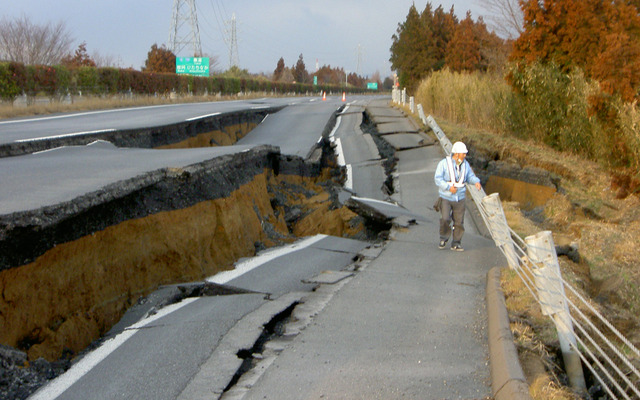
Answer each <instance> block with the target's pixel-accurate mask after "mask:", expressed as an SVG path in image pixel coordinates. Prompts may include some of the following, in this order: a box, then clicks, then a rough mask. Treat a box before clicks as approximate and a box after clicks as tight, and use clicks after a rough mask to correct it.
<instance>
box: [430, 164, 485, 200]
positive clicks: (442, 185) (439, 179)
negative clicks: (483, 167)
mask: <svg viewBox="0 0 640 400" xmlns="http://www.w3.org/2000/svg"><path fill="white" fill-rule="evenodd" d="M454 165H455V161H454ZM463 165H464V166H465V168H464V170H465V174H464V175H465V176H464V180H463V182H464V183H470V184H472V185H475V184H476V183H478V182H480V178H478V177H477V176H476V174H474V173H473V169H471V165H469V162H468V161H467V160H464V161H463ZM460 168H461V169H462V165H461V166H460ZM434 181H435V183H436V185H437V186H438V189H439V190H438V194H439V195H440V197H442V198H443V199H446V200H449V201H460V200H462V199H464V195H465V192H466V191H467V188H466V187H464V186H463V187H460V188H458V191H457V192H456V193H455V194H453V193H451V192H450V191H449V188H451V178H450V177H449V168H448V167H447V159H446V158H443V159H442V160H441V161H440V162H439V163H438V167H437V168H436V174H435V176H434Z"/></svg>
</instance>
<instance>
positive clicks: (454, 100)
mask: <svg viewBox="0 0 640 400" xmlns="http://www.w3.org/2000/svg"><path fill="white" fill-rule="evenodd" d="M510 92H511V88H510V87H509V85H508V84H507V82H506V81H505V80H504V78H502V77H501V76H500V75H498V74H491V73H480V72H474V73H457V72H451V71H450V70H449V69H444V70H442V71H438V72H434V73H433V74H431V75H430V76H429V77H428V78H427V79H425V80H423V81H422V82H421V83H420V85H419V86H418V90H417V93H416V96H415V97H416V102H417V103H421V104H422V107H424V109H425V112H428V113H430V114H433V115H434V116H438V117H441V118H444V119H447V120H449V121H451V122H455V123H459V124H464V125H466V126H469V127H472V128H479V129H487V130H492V131H496V132H500V133H504V132H505V131H506V125H505V123H504V122H505V121H504V120H503V119H502V118H501V117H500V110H501V109H502V107H503V106H502V105H503V104H505V103H506V102H507V101H508V99H509V96H510Z"/></svg>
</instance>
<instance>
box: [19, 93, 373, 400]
mask: <svg viewBox="0 0 640 400" xmlns="http://www.w3.org/2000/svg"><path fill="white" fill-rule="evenodd" d="M360 101H362V102H363V104H365V103H366V99H363V100H360ZM343 104H344V103H342V102H341V101H340V100H339V98H338V99H333V100H332V99H328V100H327V101H319V100H315V101H311V100H309V101H308V102H307V103H303V104H301V103H297V104H295V105H292V106H290V107H287V108H286V109H284V110H282V111H288V112H286V113H282V114H281V113H280V112H279V113H277V114H274V115H271V116H269V117H268V118H267V120H266V121H265V124H266V123H267V122H268V123H269V126H267V128H268V129H266V128H263V129H262V130H258V131H257V133H256V134H255V135H250V137H249V139H247V141H248V143H244V144H239V145H238V146H234V147H235V149H233V148H226V149H225V148H220V149H218V150H216V149H191V150H181V151H179V152H178V151H175V150H133V149H119V150H118V151H126V152H131V153H122V154H125V157H126V154H131V158H133V159H137V158H138V157H140V158H139V160H138V161H136V162H140V165H139V166H129V167H128V168H130V169H131V168H133V173H134V174H135V168H139V167H144V165H145V164H147V163H149V164H148V165H150V166H151V165H153V164H154V163H155V162H156V161H157V162H159V163H160V164H159V165H160V166H161V165H162V164H163V163H162V160H165V163H167V160H166V157H167V156H168V155H172V154H173V155H175V156H178V155H179V154H180V156H178V158H180V157H185V156H186V157H187V158H189V157H190V156H187V154H192V155H193V157H196V158H197V157H200V156H202V155H203V154H206V153H207V152H215V151H238V149H244V148H250V147H253V146H254V145H256V144H258V143H263V142H267V143H271V144H277V145H282V146H283V147H285V149H287V150H285V151H284V152H283V153H285V154H305V155H306V153H308V152H309V150H310V148H311V147H312V146H314V145H315V143H316V142H317V141H318V139H319V138H320V135H321V134H322V132H323V131H324V129H325V126H326V124H327V121H328V119H329V118H330V117H331V115H332V114H333V112H335V110H336V109H337V108H338V107H340V106H342V105H343ZM156 111H157V110H156ZM307 114H312V116H308V115H307ZM305 115H307V117H305ZM278 120H280V122H278ZM356 125H357V119H356V120H354V121H351V122H349V123H345V125H343V127H342V130H341V133H340V136H341V137H342V138H347V137H348V136H349V133H348V131H349V130H355V127H356ZM300 132H302V133H300ZM254 133H255V132H254ZM294 134H295V136H296V138H295V140H293V139H287V138H290V137H291V136H292V135H294ZM271 135H274V136H273V137H270V136H271ZM354 135H361V132H357V131H354ZM298 136H300V137H298ZM298 139H300V140H298ZM251 141H253V142H251ZM293 143H295V144H294V145H293V146H292V147H287V146H289V145H291V144H293ZM346 143H348V144H347V145H346V154H350V155H349V156H348V157H349V158H350V159H353V160H369V159H375V158H376V157H379V155H377V152H376V154H369V155H367V154H365V153H360V151H359V150H358V151H356V153H353V150H352V149H351V146H359V145H358V144H356V143H358V140H357V139H353V140H346ZM107 147H108V146H106V145H97V147H95V148H94V149H93V150H92V151H97V150H102V151H106V150H108V149H107ZM86 148H89V149H90V148H91V146H82V147H80V148H66V149H58V156H60V158H59V161H60V163H61V165H62V164H64V159H65V158H66V159H67V160H69V158H68V157H67V156H68V155H69V154H70V153H73V152H74V151H79V153H80V154H81V153H82V152H83V151H84V150H86ZM111 150H113V149H111ZM366 151H373V149H372V148H371V147H370V146H369V145H367V148H366V150H365V152H366ZM55 153H56V151H52V152H47V153H41V154H40V155H32V156H24V157H33V158H36V159H37V158H38V156H40V157H44V158H47V157H54V156H55ZM353 154H359V155H357V156H356V155H353ZM142 155H144V157H141V156H142ZM62 156H65V157H62ZM80 157H81V159H84V160H86V161H89V160H92V159H95V158H101V157H102V156H95V155H94V156H91V155H90V154H89V153H87V154H85V155H81V156H80ZM145 157H148V158H145ZM21 158H22V157H15V158H13V159H14V160H18V159H21ZM107 158H108V157H107ZM80 164H82V162H81V163H80ZM109 164H113V165H115V166H117V168H116V170H117V171H120V172H116V174H119V173H125V174H131V173H132V172H131V171H129V172H127V171H126V168H123V167H124V165H123V164H122V163H120V162H118V161H114V160H113V159H112V160H111V161H110V162H109ZM45 168H46V167H45ZM61 168H64V167H61ZM78 169H80V170H81V171H82V168H78ZM98 169H99V167H98ZM84 172H85V173H86V175H87V176H90V175H91V173H90V171H89V170H85V171H84ZM41 179H42V178H41ZM93 179H95V178H93V177H92V178H91V179H89V181H92V180H93ZM113 179H119V178H117V175H116V176H112V177H110V178H108V180H113ZM75 180H76V179H70V182H73V181H75ZM36 181H37V179H36ZM45 181H46V179H45ZM54 181H55V180H54ZM41 182H42V181H41ZM80 183H82V182H80ZM85 183H86V184H89V185H94V184H96V182H85ZM50 186H51V187H52V188H53V187H55V186H56V184H53V185H50ZM376 186H378V187H379V186H380V185H379V184H377V183H376ZM65 190H68V188H65ZM365 246H367V244H366V243H364V242H359V241H352V240H349V239H342V238H332V237H319V238H312V240H311V242H310V243H309V244H308V245H305V246H300V245H297V247H296V246H295V245H294V247H293V248H290V247H287V248H285V251H284V252H282V253H278V254H277V257H269V254H271V255H272V254H273V253H272V252H269V253H267V254H265V255H260V256H259V257H257V259H258V261H254V259H251V260H244V261H241V262H239V263H238V265H237V270H239V272H240V273H239V274H238V275H232V276H223V277H217V278H216V277H212V278H211V281H213V282H215V283H218V284H228V285H230V286H233V287H239V288H243V289H246V290H249V291H253V292H257V294H256V293H246V294H238V295H231V296H224V297H216V298H198V299H195V300H193V299H189V300H187V301H186V302H184V303H185V304H182V303H181V305H179V307H181V308H179V309H178V310H177V311H176V312H172V313H167V314H166V315H165V314H162V313H160V314H158V315H157V316H156V317H155V318H154V317H152V319H151V320H150V319H143V320H141V321H139V322H138V323H136V324H134V325H132V326H130V327H128V328H126V329H125V330H124V331H123V332H121V333H120V334H119V335H117V336H116V337H113V338H111V340H109V341H108V342H106V343H105V344H104V345H103V347H102V350H96V351H94V352H92V353H90V354H89V355H88V356H86V357H85V358H83V359H82V360H81V361H80V362H79V363H78V364H77V365H76V366H74V368H73V369H72V370H71V371H69V372H68V373H66V374H64V375H63V376H61V377H60V378H58V379H56V380H55V381H53V382H52V383H51V384H50V385H47V386H46V387H45V388H43V389H42V390H41V391H40V392H38V393H37V394H36V395H34V396H33V397H32V398H33V399H54V398H59V399H91V398H95V399H112V398H113V399H116V398H137V399H165V398H166V399H175V398H176V393H181V390H182V389H184V388H185V385H187V384H188V383H189V382H190V380H191V379H192V377H193V375H194V373H195V372H197V370H199V368H200V366H201V365H202V364H203V362H205V360H207V359H208V358H210V356H211V355H212V352H214V351H215V350H214V349H218V346H219V344H220V343H221V341H223V340H224V339H225V338H226V334H227V332H228V331H230V327H232V326H235V324H237V323H238V322H239V321H240V320H242V319H243V318H244V317H245V316H246V315H247V314H248V313H250V312H254V311H256V310H259V309H261V308H262V307H263V306H264V305H265V304H267V303H269V302H270V301H271V300H268V299H266V298H265V297H264V295H263V294H264V293H268V294H269V295H270V296H271V299H274V298H280V297H279V296H286V295H287V294H289V293H295V292H308V291H310V290H311V289H312V288H313V287H314V285H312V284H309V283H304V281H306V280H307V279H310V278H312V277H313V276H315V275H317V274H319V273H320V272H322V271H325V270H341V269H343V268H344V267H345V266H346V265H348V264H350V263H351V262H352V261H353V258H354V257H355V255H356V254H357V253H358V251H360V250H361V249H363V248H364V247H365ZM286 249H290V251H288V250H286ZM276 251H282V249H276ZM263 257H266V259H264V258H263ZM247 263H249V264H251V263H253V265H254V267H253V268H251V269H250V270H244V269H243V268H242V266H243V265H246V264H247ZM234 271H235V270H234ZM234 271H231V272H232V273H233V272H234ZM231 303H233V304H232V305H230V304H231ZM252 310H253V311H252ZM266 322H268V319H267V320H265V321H262V322H261V323H259V324H258V325H257V327H260V326H261V324H262V323H266ZM230 340H231V341H234V340H235V339H233V338H231V339H230ZM105 346H106V347H107V348H106V349H105ZM238 350H240V348H235V349H234V350H233V351H238ZM85 360H86V361H85ZM214 364H215V362H214ZM221 364H224V363H221ZM219 367H220V368H221V370H223V371H226V372H228V371H227V370H226V369H225V365H220V366H219ZM226 368H227V369H228V366H226ZM231 376H232V375H231ZM231 376H228V377H227V378H228V379H230V378H231ZM223 380H224V379H223ZM227 382H228V381H227Z"/></svg>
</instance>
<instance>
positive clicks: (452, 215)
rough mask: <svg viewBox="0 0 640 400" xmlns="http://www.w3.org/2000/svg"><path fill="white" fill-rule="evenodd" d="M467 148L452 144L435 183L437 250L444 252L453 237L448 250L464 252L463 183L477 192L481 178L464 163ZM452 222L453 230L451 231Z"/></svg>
mask: <svg viewBox="0 0 640 400" xmlns="http://www.w3.org/2000/svg"><path fill="white" fill-rule="evenodd" d="M467 153H468V151H467V146H466V145H465V144H464V143H462V142H455V143H454V144H453V147H452V148H451V156H449V157H445V158H444V159H443V160H442V161H440V162H439V163H438V166H437V167H436V173H435V176H434V180H435V183H436V185H437V186H438V195H439V196H440V199H441V201H442V204H441V206H440V242H439V244H438V248H440V249H444V248H445V247H446V245H447V242H448V241H449V237H452V241H451V250H455V251H464V248H463V247H462V244H461V241H462V235H463V234H464V212H465V205H464V202H465V192H466V187H465V184H467V183H469V184H472V185H475V187H476V188H477V189H478V190H480V189H482V185H480V179H479V178H478V177H477V176H476V175H475V174H474V173H473V169H471V165H469V162H468V161H467V160H465V158H466V156H467ZM451 222H453V229H451Z"/></svg>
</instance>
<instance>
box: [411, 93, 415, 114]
mask: <svg viewBox="0 0 640 400" xmlns="http://www.w3.org/2000/svg"><path fill="white" fill-rule="evenodd" d="M409 110H411V114H415V112H416V102H415V99H414V98H413V96H411V97H409Z"/></svg>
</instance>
